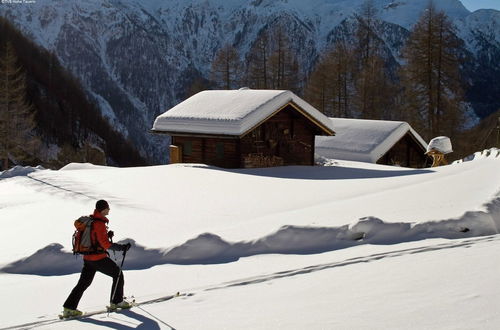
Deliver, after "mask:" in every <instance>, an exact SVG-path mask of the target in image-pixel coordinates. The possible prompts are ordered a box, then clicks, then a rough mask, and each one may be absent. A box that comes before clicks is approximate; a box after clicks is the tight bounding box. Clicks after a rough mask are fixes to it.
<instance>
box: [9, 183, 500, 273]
mask: <svg viewBox="0 0 500 330" xmlns="http://www.w3.org/2000/svg"><path fill="white" fill-rule="evenodd" d="M499 228H500V193H499V194H497V196H496V198H494V199H493V200H492V201H491V202H490V203H487V204H486V205H484V211H473V212H472V211H471V212H466V213H465V214H463V215H462V216H461V217H458V218H454V219H444V220H440V221H430V222H424V223H419V224H412V223H407V222H399V223H394V222H392V223H389V222H384V221H383V220H382V219H379V218H377V217H374V216H370V217H364V218H361V219H359V220H357V221H356V222H354V223H352V224H348V225H344V226H340V227H301V226H283V227H282V228H280V229H279V230H277V231H276V232H274V233H271V234H269V235H267V236H265V237H262V238H260V239H256V240H254V241H244V242H228V241H225V240H224V239H223V238H221V237H219V236H217V235H215V234H210V233H205V234H201V235H199V236H198V237H196V238H193V239H190V240H188V241H186V242H185V243H184V244H181V245H179V246H175V247H172V248H170V249H148V248H146V247H144V246H142V245H140V244H138V243H136V242H134V241H133V240H130V239H129V240H124V241H121V242H120V243H125V242H131V243H132V248H131V249H130V250H129V252H128V253H127V256H126V261H125V264H124V269H126V270H137V269H147V268H151V267H154V266H157V265H162V264H183V265H189V264H217V263H227V262H233V261H236V260H238V259H239V258H242V257H247V256H252V255H258V254H271V253H272V254H313V253H322V252H327V251H333V250H338V249H343V248H348V247H352V246H356V245H361V244H397V243H402V242H408V241H416V240H423V239H428V238H447V239H460V238H467V237H476V236H487V235H495V234H498V233H499ZM111 257H113V258H115V260H117V261H121V258H122V254H121V252H118V253H116V254H115V253H113V252H111ZM81 267H82V262H81V260H80V257H73V256H72V255H71V253H70V252H66V251H64V247H63V246H62V245H61V244H58V243H54V244H51V245H49V246H46V247H45V248H43V249H40V250H38V251H37V252H35V253H34V254H33V255H31V256H29V257H27V258H24V259H21V260H18V261H16V262H13V263H11V264H9V265H7V266H5V267H3V268H0V271H1V272H6V273H14V274H33V275H42V276H54V275H66V274H71V273H77V272H79V271H80V269H81Z"/></svg>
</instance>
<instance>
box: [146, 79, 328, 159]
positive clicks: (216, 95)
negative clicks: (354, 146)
mask: <svg viewBox="0 0 500 330" xmlns="http://www.w3.org/2000/svg"><path fill="white" fill-rule="evenodd" d="M152 132H154V133H159V134H168V135H170V136H171V138H172V140H171V146H170V162H171V163H178V162H182V163H203V164H208V165H214V166H218V167H224V168H251V167H270V166H282V165H314V150H315V145H314V144H315V136H317V135H327V136H332V135H334V134H335V133H334V131H333V125H332V122H331V120H330V119H329V118H328V117H326V116H325V115H323V114H322V113H320V112H319V111H318V110H316V109H315V108H314V107H312V106H311V105H310V104H308V103H307V102H305V101H304V100H302V99H301V98H300V97H298V96H297V95H295V94H294V93H292V92H290V91H283V90H252V89H248V88H243V89H239V90H209V91H203V92H200V93H198V94H196V95H194V96H192V97H190V98H188V99H187V100H185V101H183V102H181V103H180V104H178V105H176V106H174V107H173V108H171V109H170V110H168V111H166V112H165V113H163V114H161V115H160V116H158V117H157V118H156V120H155V122H154V125H153V129H152Z"/></svg>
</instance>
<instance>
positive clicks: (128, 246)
mask: <svg viewBox="0 0 500 330" xmlns="http://www.w3.org/2000/svg"><path fill="white" fill-rule="evenodd" d="M131 246H132V244H130V243H127V244H124V245H123V251H128V250H130V247H131Z"/></svg>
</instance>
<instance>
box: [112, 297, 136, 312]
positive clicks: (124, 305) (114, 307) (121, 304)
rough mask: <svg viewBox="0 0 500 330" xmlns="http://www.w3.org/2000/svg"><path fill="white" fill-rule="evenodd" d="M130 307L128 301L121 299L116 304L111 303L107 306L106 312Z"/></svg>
mask: <svg viewBox="0 0 500 330" xmlns="http://www.w3.org/2000/svg"><path fill="white" fill-rule="evenodd" d="M131 307H132V304H130V303H129V302H128V301H125V300H123V301H122V302H119V303H118V304H114V303H111V304H110V305H109V306H108V307H107V308H108V312H114V311H116V310H118V309H130V308H131Z"/></svg>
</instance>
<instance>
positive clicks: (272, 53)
mask: <svg viewBox="0 0 500 330" xmlns="http://www.w3.org/2000/svg"><path fill="white" fill-rule="evenodd" d="M284 31H285V30H284V29H282V28H281V27H279V26H278V27H277V28H275V29H274V30H273V31H272V32H269V31H264V32H262V33H261V35H260V36H259V38H258V39H257V40H256V42H255V43H254V44H253V46H252V47H251V49H250V52H249V54H248V64H247V74H246V77H247V78H246V82H247V84H248V87H251V88H259V89H289V90H292V91H297V89H298V88H299V87H300V86H299V85H300V81H301V80H300V68H299V64H298V61H297V60H296V58H295V55H294V53H293V51H292V49H291V45H290V42H289V39H288V37H287V36H286V34H285V32H284Z"/></svg>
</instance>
